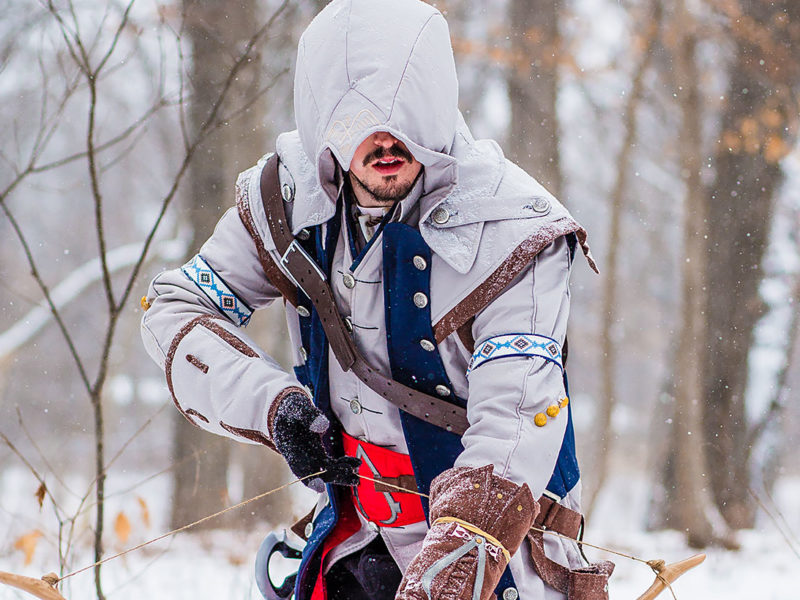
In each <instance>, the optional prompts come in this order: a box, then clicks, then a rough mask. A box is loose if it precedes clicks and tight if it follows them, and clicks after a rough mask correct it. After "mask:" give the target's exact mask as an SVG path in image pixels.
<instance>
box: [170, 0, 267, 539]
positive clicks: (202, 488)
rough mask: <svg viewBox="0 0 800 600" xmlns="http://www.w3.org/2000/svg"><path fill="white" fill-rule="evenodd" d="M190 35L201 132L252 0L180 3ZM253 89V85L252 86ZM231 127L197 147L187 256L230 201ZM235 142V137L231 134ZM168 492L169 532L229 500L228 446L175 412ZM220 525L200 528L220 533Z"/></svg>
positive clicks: (239, 90) (249, 28)
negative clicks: (170, 481)
mask: <svg viewBox="0 0 800 600" xmlns="http://www.w3.org/2000/svg"><path fill="white" fill-rule="evenodd" d="M184 10H185V12H186V19H187V34H188V38H189V40H190V43H191V47H192V59H191V72H190V73H191V75H190V80H191V81H190V83H191V99H190V107H189V128H190V130H191V131H192V132H195V131H199V130H200V129H201V128H202V127H203V124H204V123H205V122H206V120H207V119H208V117H209V113H210V111H211V108H212V106H213V103H214V102H215V100H216V98H217V97H218V95H219V90H220V87H221V85H222V84H223V82H224V81H225V79H226V77H227V74H228V73H230V69H231V67H232V64H233V61H234V60H235V59H236V57H237V56H238V54H239V52H240V51H241V48H240V46H241V45H242V44H243V43H244V42H245V41H246V40H247V39H249V37H250V36H251V35H252V33H253V30H254V29H255V25H256V8H255V2H254V0H241V1H240V2H235V3H234V2H219V1H217V0H184ZM253 62H254V63H255V65H253V64H248V65H247V67H245V68H244V69H242V72H241V74H240V75H239V79H238V80H237V84H236V85H235V87H234V89H232V90H231V98H230V99H229V102H228V103H227V104H226V106H230V105H231V104H235V103H236V101H237V96H238V99H240V98H241V97H243V95H244V92H245V91H246V89H245V88H246V83H244V84H243V82H247V81H248V80H250V79H255V81H256V82H257V81H258V66H257V65H258V63H259V61H258V60H254V61H253ZM256 87H257V84H256ZM231 129H232V127H231V125H230V124H228V125H227V126H226V127H223V128H221V129H219V130H218V131H216V132H215V133H214V134H213V135H211V136H209V137H208V138H207V139H206V140H205V141H204V142H203V144H202V145H201V147H200V149H199V152H198V154H197V157H196V159H195V161H194V163H193V164H192V166H191V167H190V171H189V178H188V185H187V186H186V195H187V198H188V205H189V207H190V208H189V220H190V223H191V225H192V230H193V239H192V243H191V244H190V245H189V248H190V250H189V252H190V253H194V252H197V249H198V248H199V247H200V245H201V244H202V243H203V242H204V241H205V240H206V239H207V238H208V237H209V236H210V235H211V233H212V232H213V229H214V225H215V224H216V222H217V221H218V220H219V218H220V216H221V215H222V212H223V210H224V208H226V207H228V206H230V205H231V203H232V200H233V184H234V180H235V172H234V171H233V169H231V168H230V167H229V166H228V165H229V164H230V163H232V162H233V161H232V159H231V156H230V153H231V152H232V151H233V149H234V148H236V147H237V142H238V140H235V139H234V140H231V139H230V138H231V137H232V134H231ZM234 137H235V136H234ZM173 419H174V429H173V448H172V453H173V461H174V462H175V463H176V464H177V465H178V466H177V467H176V469H175V470H174V477H173V492H172V514H171V522H172V526H173V527H180V526H182V525H185V524H186V523H190V522H192V521H195V520H197V519H199V518H201V517H204V516H206V515H208V514H210V513H213V512H215V511H217V510H219V509H220V508H221V507H222V506H224V504H226V503H227V502H228V481H227V477H228V464H229V461H230V451H231V445H232V443H231V442H230V441H229V440H227V439H225V438H222V437H216V436H212V435H209V434H207V433H206V432H204V431H202V430H200V429H197V428H195V427H193V426H192V425H190V424H189V423H188V422H187V421H186V420H185V419H184V418H183V417H182V416H180V415H179V414H178V413H177V412H175V413H174V414H173ZM219 525H220V521H218V520H213V521H208V522H207V523H206V524H204V525H203V526H205V527H218V526H219Z"/></svg>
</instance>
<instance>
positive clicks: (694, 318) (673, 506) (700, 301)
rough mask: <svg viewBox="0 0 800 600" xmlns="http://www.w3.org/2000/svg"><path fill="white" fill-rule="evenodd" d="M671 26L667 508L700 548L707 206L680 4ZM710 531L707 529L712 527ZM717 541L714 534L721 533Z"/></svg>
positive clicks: (694, 83)
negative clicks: (674, 289) (671, 365)
mask: <svg viewBox="0 0 800 600" xmlns="http://www.w3.org/2000/svg"><path fill="white" fill-rule="evenodd" d="M676 13H677V14H676V21H675V23H674V24H673V26H674V27H675V32H676V33H677V40H678V44H677V48H676V49H675V67H676V68H675V75H676V78H675V79H676V81H675V83H676V85H675V89H676V90H677V91H678V100H679V102H680V105H681V111H682V121H681V130H680V140H679V144H680V148H681V172H682V173H683V174H684V177H685V186H686V196H685V200H684V217H683V220H684V222H683V234H684V256H685V260H684V261H683V268H682V280H683V282H682V286H681V311H682V324H681V330H680V334H679V338H678V347H677V349H676V360H675V416H674V420H673V423H672V437H671V446H672V448H671V457H672V460H673V463H672V468H673V474H674V482H675V488H674V490H672V495H671V496H672V497H671V502H670V504H669V505H668V509H669V514H670V516H671V517H672V520H673V522H672V526H673V527H675V528H676V529H678V530H680V531H685V532H687V539H688V543H689V545H691V546H693V547H705V546H708V545H709V544H711V543H712V542H713V541H714V540H715V539H716V537H717V533H718V532H716V531H715V529H714V526H715V525H718V524H719V522H720V521H721V519H718V518H715V515H714V513H715V512H716V511H714V505H713V502H712V501H711V493H710V489H709V487H708V486H707V483H706V482H707V479H706V475H707V474H708V467H707V464H706V461H705V453H704V451H703V448H704V441H703V437H704V435H703V434H704V430H703V403H704V401H705V398H704V394H703V371H704V368H705V357H706V352H705V343H704V342H705V339H706V337H705V334H706V313H705V307H706V289H707V287H706V281H705V271H704V269H703V264H704V256H705V238H706V231H707V212H708V201H707V198H706V196H705V194H704V193H703V188H702V186H701V182H700V172H701V170H702V168H703V152H702V135H701V132H702V127H701V123H702V103H701V99H700V89H699V85H700V73H699V69H698V68H697V58H696V47H697V34H696V24H695V22H694V18H693V16H692V15H690V14H689V13H688V11H687V10H686V7H685V6H684V5H683V2H682V1H681V2H680V4H679V9H678V10H677V11H676ZM712 523H713V524H712ZM720 533H721V532H720Z"/></svg>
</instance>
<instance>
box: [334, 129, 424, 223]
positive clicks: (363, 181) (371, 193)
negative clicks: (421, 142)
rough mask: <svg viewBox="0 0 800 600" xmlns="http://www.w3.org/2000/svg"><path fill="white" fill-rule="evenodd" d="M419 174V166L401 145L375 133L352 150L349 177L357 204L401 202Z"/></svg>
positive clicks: (383, 204)
mask: <svg viewBox="0 0 800 600" xmlns="http://www.w3.org/2000/svg"><path fill="white" fill-rule="evenodd" d="M421 171H422V165H421V164H420V163H419V162H418V161H417V160H415V159H414V157H413V156H412V155H411V152H409V151H408V148H406V145H405V144H404V143H403V142H401V141H400V140H398V139H397V138H396V137H394V136H393V135H392V134H390V133H387V132H385V131H378V132H375V133H373V134H372V135H370V136H369V137H368V138H367V139H365V140H364V141H363V142H361V144H360V145H359V146H358V148H356V152H355V154H354V155H353V160H352V161H351V162H350V171H349V176H350V183H351V184H352V186H353V192H354V193H355V195H356V198H357V200H358V203H359V204H360V205H361V206H367V207H370V206H372V207H374V206H385V205H387V204H393V203H394V202H395V201H396V200H402V199H403V198H405V197H406V196H407V195H408V193H409V192H410V191H411V188H412V187H414V182H416V180H417V177H418V176H419V174H420V172H421Z"/></svg>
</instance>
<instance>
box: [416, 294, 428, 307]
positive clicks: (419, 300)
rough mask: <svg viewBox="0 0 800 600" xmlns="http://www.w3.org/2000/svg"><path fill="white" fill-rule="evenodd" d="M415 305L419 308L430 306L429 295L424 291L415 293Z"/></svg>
mask: <svg viewBox="0 0 800 600" xmlns="http://www.w3.org/2000/svg"><path fill="white" fill-rule="evenodd" d="M414 306H416V307H417V308H425V307H426V306H428V297H427V296H426V295H425V294H423V293H422V292H417V293H416V294H414Z"/></svg>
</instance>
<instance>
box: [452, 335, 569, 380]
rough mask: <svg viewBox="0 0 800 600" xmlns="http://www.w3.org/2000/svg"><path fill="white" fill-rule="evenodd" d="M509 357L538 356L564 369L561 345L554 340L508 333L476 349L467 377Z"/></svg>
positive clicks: (487, 341)
mask: <svg viewBox="0 0 800 600" xmlns="http://www.w3.org/2000/svg"><path fill="white" fill-rule="evenodd" d="M509 356H529V357H534V356H538V357H540V358H543V359H545V360H549V361H550V362H554V363H556V364H557V365H558V368H559V369H562V370H563V368H564V367H563V366H562V364H561V345H560V344H559V343H558V342H557V341H555V340H554V339H553V338H549V337H547V336H546V335H538V334H535V333H508V334H505V335H497V336H494V337H491V338H489V339H488V340H486V341H485V342H483V343H482V344H480V345H479V346H478V347H477V348H475V352H474V353H473V354H472V358H471V359H470V361H469V367H468V368H467V375H469V374H470V373H471V372H472V371H474V370H475V369H477V368H478V367H479V366H481V365H482V364H483V363H486V362H489V361H490V360H495V359H497V358H507V357H509Z"/></svg>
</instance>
